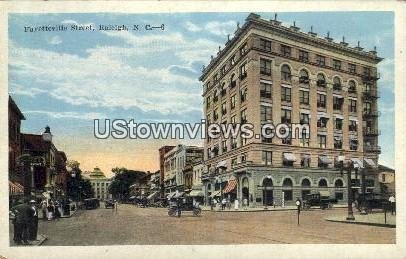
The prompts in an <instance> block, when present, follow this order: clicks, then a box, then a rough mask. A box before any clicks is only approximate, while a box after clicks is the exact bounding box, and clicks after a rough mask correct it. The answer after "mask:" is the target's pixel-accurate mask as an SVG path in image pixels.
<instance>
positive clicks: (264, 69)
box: [259, 58, 271, 76]
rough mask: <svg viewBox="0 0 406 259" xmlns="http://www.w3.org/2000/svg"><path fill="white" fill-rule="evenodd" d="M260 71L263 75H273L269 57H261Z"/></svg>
mask: <svg viewBox="0 0 406 259" xmlns="http://www.w3.org/2000/svg"><path fill="white" fill-rule="evenodd" d="M259 63H260V73H261V74H262V75H267V76H270V75H271V61H270V60H268V59H263V58H261V59H260V61H259Z"/></svg>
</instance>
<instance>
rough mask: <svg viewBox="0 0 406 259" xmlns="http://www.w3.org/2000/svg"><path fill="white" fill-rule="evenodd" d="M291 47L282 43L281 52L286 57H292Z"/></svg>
mask: <svg viewBox="0 0 406 259" xmlns="http://www.w3.org/2000/svg"><path fill="white" fill-rule="evenodd" d="M291 50H292V49H291V47H289V46H286V45H281V54H282V55H283V56H285V57H290V54H291Z"/></svg>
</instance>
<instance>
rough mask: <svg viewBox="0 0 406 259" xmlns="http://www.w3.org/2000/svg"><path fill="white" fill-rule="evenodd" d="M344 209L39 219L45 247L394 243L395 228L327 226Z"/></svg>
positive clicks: (123, 212)
mask: <svg viewBox="0 0 406 259" xmlns="http://www.w3.org/2000/svg"><path fill="white" fill-rule="evenodd" d="M345 214H346V211H345V209H333V210H325V211H321V210H313V211H305V212H302V213H301V217H300V226H298V225H297V214H296V212H295V211H277V212H241V213H236V212H210V211H207V212H206V211H205V212H203V213H202V216H200V217H193V216H192V215H191V213H190V212H187V213H186V214H183V215H182V217H181V218H177V217H169V216H167V210H166V209H161V208H159V209H158V208H145V209H144V208H137V207H134V206H132V205H126V204H120V205H119V208H118V212H117V213H116V212H114V210H112V209H104V208H103V207H101V208H99V209H96V210H87V211H86V210H85V211H79V212H78V213H77V214H76V215H75V216H73V217H71V218H66V219H60V220H59V221H51V222H46V221H42V222H41V223H40V226H39V233H41V234H46V235H47V236H48V240H47V241H46V242H45V243H44V245H74V246H75V245H135V244H151V245H152V244H159V245H164V244H183V245H185V244H247V243H251V244H252V243H256V244H265V243H268V244H286V243H353V244H355V243H374V244H377V243H395V231H396V230H395V229H393V228H383V227H373V226H365V225H353V224H343V223H334V222H328V221H325V220H324V219H325V218H326V217H328V216H332V215H343V217H344V216H345Z"/></svg>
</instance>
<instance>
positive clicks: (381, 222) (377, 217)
mask: <svg viewBox="0 0 406 259" xmlns="http://www.w3.org/2000/svg"><path fill="white" fill-rule="evenodd" d="M354 217H355V220H347V219H346V216H335V217H328V218H326V220H327V221H331V222H339V223H347V224H360V225H370V226H377V227H389V228H395V227H396V215H391V214H390V213H386V224H385V214H384V213H383V212H376V213H371V214H367V215H359V214H358V215H354Z"/></svg>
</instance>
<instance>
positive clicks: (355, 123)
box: [348, 120, 357, 132]
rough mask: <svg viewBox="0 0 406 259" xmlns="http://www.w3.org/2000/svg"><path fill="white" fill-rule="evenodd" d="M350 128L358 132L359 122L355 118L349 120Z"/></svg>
mask: <svg viewBox="0 0 406 259" xmlns="http://www.w3.org/2000/svg"><path fill="white" fill-rule="evenodd" d="M348 130H349V131H353V132H356V131H357V122H356V121H354V120H350V121H349V125H348Z"/></svg>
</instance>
